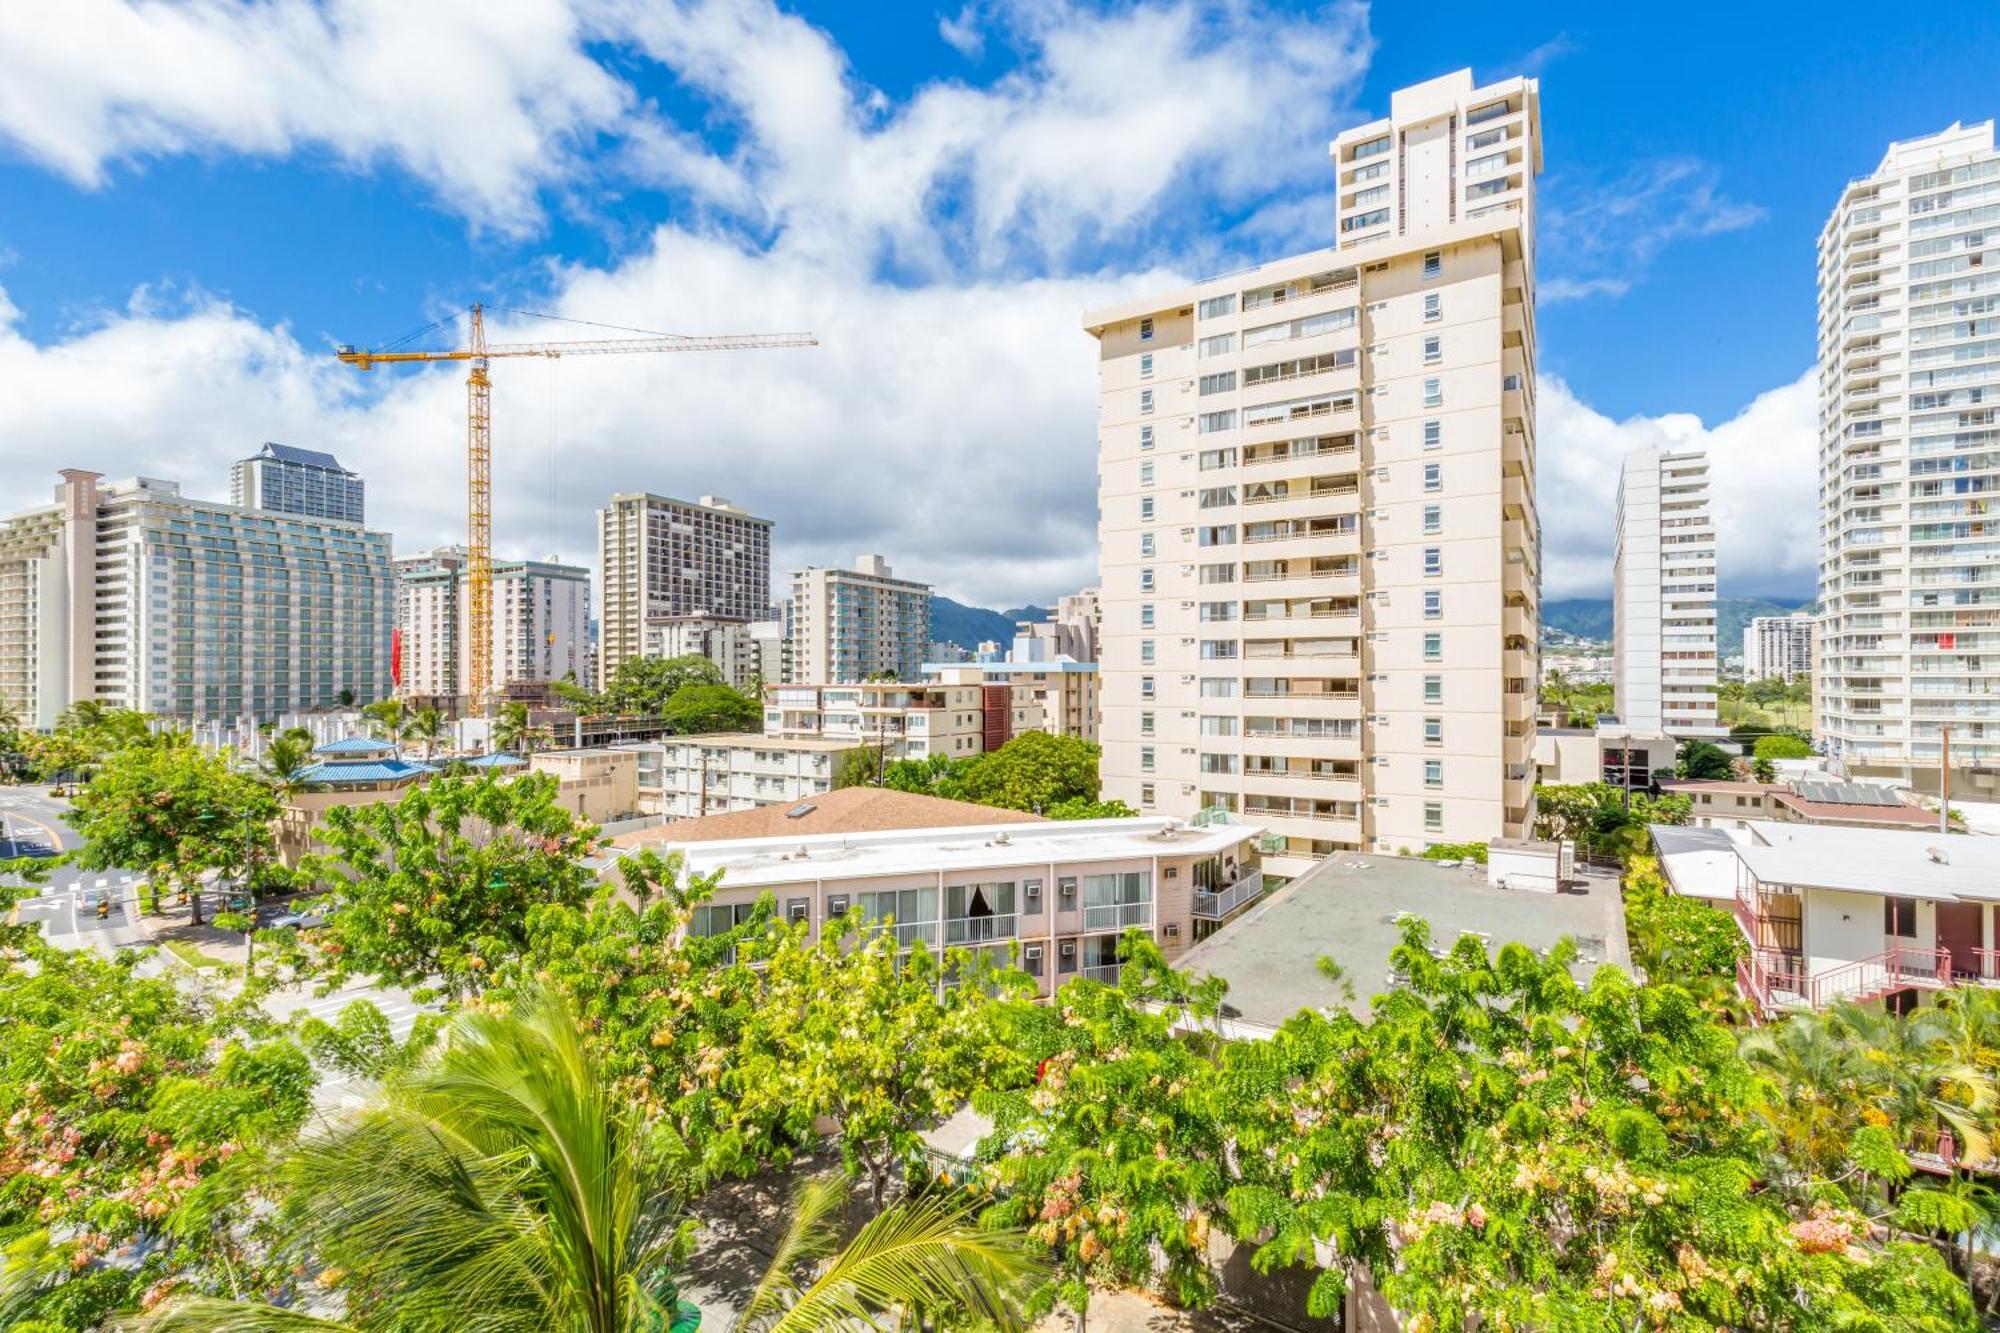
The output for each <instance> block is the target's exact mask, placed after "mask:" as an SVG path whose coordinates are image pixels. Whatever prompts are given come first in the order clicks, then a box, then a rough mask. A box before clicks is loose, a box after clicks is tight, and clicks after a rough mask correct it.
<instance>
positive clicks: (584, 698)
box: [549, 676, 606, 716]
mask: <svg viewBox="0 0 2000 1333" xmlns="http://www.w3.org/2000/svg"><path fill="white" fill-rule="evenodd" d="M549 693H550V694H551V695H553V696H555V698H556V699H558V700H559V701H561V702H562V703H563V704H565V705H566V706H568V707H570V708H574V709H575V710H576V711H577V712H579V713H582V714H584V715H585V716H589V715H591V714H594V713H602V712H604V711H605V708H606V704H605V701H604V696H603V695H601V694H598V693H597V692H596V691H594V690H587V689H585V688H584V687H583V686H581V685H579V684H577V683H576V681H575V680H574V679H572V678H571V677H568V676H565V677H563V679H561V680H552V681H550V682H549Z"/></svg>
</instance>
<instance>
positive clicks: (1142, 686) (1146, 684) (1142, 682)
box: [1139, 676, 1153, 699]
mask: <svg viewBox="0 0 2000 1333" xmlns="http://www.w3.org/2000/svg"><path fill="white" fill-rule="evenodd" d="M1139 697H1140V698H1141V699H1150V698H1152V697H1153V678H1152V677H1151V676H1141V677H1139Z"/></svg>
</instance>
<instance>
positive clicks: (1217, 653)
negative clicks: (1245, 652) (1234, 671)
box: [1201, 639, 1236, 662]
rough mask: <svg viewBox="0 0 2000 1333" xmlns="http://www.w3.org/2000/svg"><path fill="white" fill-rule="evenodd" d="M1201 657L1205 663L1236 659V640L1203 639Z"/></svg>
mask: <svg viewBox="0 0 2000 1333" xmlns="http://www.w3.org/2000/svg"><path fill="white" fill-rule="evenodd" d="M1201 657H1202V660H1203V661H1204V662H1228V661H1233V660H1234V659H1235V657H1236V640H1234V639H1203V640H1202V641H1201Z"/></svg>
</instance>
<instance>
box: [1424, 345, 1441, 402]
mask: <svg viewBox="0 0 2000 1333" xmlns="http://www.w3.org/2000/svg"><path fill="white" fill-rule="evenodd" d="M1442 360H1444V339H1443V338H1441V337H1439V336H1438V335H1437V334H1435V333H1427V334H1425V335H1424V364H1425V365H1427V366H1434V365H1436V364H1437V363H1438V362H1440V361H1442ZM1434 382H1435V381H1433V383H1434ZM1425 392H1426V393H1428V392H1430V390H1429V389H1428V388H1426V389H1425Z"/></svg>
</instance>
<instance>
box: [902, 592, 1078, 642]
mask: <svg viewBox="0 0 2000 1333" xmlns="http://www.w3.org/2000/svg"><path fill="white" fill-rule="evenodd" d="M1048 618H1049V608H1047V607H1045V606H1017V607H1015V608H1014V609H1013V610H1011V611H989V610H988V609H987V608H985V607H983V606H967V605H966V604H965V603H963V602H954V601H953V600H952V599H951V598H949V597H939V596H938V595H937V594H935V593H933V594H931V641H932V642H933V643H955V644H957V645H958V646H959V647H961V648H964V649H966V650H968V651H971V650H973V649H976V648H978V647H979V645H980V644H982V643H985V642H987V641H988V640H991V641H992V642H994V643H998V644H1009V643H1012V642H1013V641H1014V626H1015V625H1017V624H1019V623H1020V622H1021V621H1024V620H1047V619H1048Z"/></svg>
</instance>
